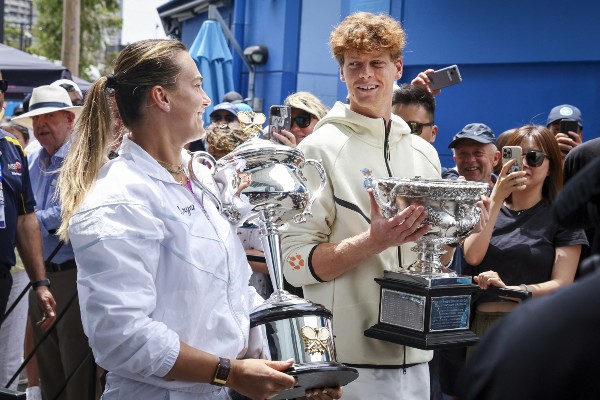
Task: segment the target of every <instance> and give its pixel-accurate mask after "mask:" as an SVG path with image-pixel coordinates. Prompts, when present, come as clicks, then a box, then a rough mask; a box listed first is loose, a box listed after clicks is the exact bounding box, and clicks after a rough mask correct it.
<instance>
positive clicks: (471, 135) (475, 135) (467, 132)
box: [448, 122, 496, 149]
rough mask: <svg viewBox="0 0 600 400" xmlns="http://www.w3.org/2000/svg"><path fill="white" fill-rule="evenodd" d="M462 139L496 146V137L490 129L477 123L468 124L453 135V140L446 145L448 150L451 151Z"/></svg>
mask: <svg viewBox="0 0 600 400" xmlns="http://www.w3.org/2000/svg"><path fill="white" fill-rule="evenodd" d="M464 139H469V140H474V141H476V142H479V143H483V144H488V143H493V144H496V136H494V132H493V131H492V129H491V128H490V127H489V126H487V125H486V124H482V123H478V122H476V123H473V124H468V125H466V126H465V127H464V128H462V130H461V131H460V132H458V133H457V134H456V135H454V138H453V139H452V141H451V142H450V144H449V145H448V148H449V149H452V148H454V147H456V145H457V144H458V142H460V141H461V140H464Z"/></svg>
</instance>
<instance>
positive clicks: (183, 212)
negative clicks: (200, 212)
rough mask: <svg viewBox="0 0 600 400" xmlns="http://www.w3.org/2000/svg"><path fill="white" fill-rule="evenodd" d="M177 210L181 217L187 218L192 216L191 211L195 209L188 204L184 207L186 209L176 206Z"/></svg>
mask: <svg viewBox="0 0 600 400" xmlns="http://www.w3.org/2000/svg"><path fill="white" fill-rule="evenodd" d="M177 209H178V210H179V212H180V213H181V215H187V216H188V217H189V216H190V215H192V211H194V210H195V209H196V207H194V205H193V204H190V205H189V206H186V207H179V206H177Z"/></svg>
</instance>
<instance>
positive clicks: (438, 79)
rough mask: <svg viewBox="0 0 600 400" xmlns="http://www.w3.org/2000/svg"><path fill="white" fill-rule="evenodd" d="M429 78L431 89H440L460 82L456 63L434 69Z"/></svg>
mask: <svg viewBox="0 0 600 400" xmlns="http://www.w3.org/2000/svg"><path fill="white" fill-rule="evenodd" d="M429 80H430V81H431V83H430V84H429V87H430V88H431V90H437V89H442V88H445V87H448V86H452V85H456V84H458V83H461V82H462V78H461V77H460V71H459V70H458V66H457V65H451V66H449V67H446V68H442V69H438V70H437V71H434V72H433V74H432V75H429Z"/></svg>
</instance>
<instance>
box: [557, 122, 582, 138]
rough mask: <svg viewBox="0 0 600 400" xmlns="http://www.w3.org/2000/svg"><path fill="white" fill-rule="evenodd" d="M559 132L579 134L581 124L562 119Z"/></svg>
mask: <svg viewBox="0 0 600 400" xmlns="http://www.w3.org/2000/svg"><path fill="white" fill-rule="evenodd" d="M559 132H562V133H564V134H565V135H568V134H569V132H575V133H579V124H578V123H577V121H575V120H574V119H561V120H560V129H559Z"/></svg>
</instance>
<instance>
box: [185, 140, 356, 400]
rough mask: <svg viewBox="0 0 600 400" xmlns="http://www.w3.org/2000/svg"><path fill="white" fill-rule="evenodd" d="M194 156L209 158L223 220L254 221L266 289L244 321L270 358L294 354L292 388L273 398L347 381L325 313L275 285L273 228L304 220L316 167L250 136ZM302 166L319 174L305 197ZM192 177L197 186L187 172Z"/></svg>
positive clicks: (276, 236)
mask: <svg viewBox="0 0 600 400" xmlns="http://www.w3.org/2000/svg"><path fill="white" fill-rule="evenodd" d="M199 159H209V161H210V163H211V164H213V177H214V180H215V182H216V183H217V185H218V186H219V187H221V188H222V191H221V192H222V195H221V199H216V201H218V202H219V204H220V205H219V208H220V210H221V212H222V213H223V214H224V215H226V216H227V217H228V219H229V220H230V221H231V222H242V221H241V219H243V220H244V221H245V222H246V223H249V224H253V225H257V226H258V227H259V232H260V236H261V242H262V244H263V250H264V253H265V259H266V262H267V267H268V269H269V276H270V278H271V282H272V284H273V289H274V292H273V294H272V295H271V297H269V299H267V300H266V301H265V302H264V303H263V304H261V305H260V306H259V307H257V308H256V309H254V310H253V312H252V313H251V314H250V326H251V327H252V328H254V327H259V328H260V329H262V330H263V332H264V333H265V334H266V338H267V341H268V343H269V349H268V352H269V353H270V358H271V359H272V360H287V359H290V358H293V359H294V360H295V364H294V365H293V366H292V367H291V368H290V369H289V370H287V371H285V372H286V373H287V374H290V375H293V376H295V377H296V379H297V384H296V386H294V388H292V389H289V390H285V391H282V392H280V393H279V394H278V395H277V396H275V397H273V399H288V398H295V397H303V396H304V395H305V391H306V390H307V389H312V388H322V387H337V386H343V385H346V384H348V383H350V382H351V381H353V380H355V379H356V378H357V377H358V372H357V371H356V369H354V368H350V367H347V366H345V365H343V364H340V363H338V362H337V361H336V353H335V345H334V336H333V330H332V322H331V320H332V313H331V311H329V310H328V309H326V308H325V307H323V306H321V305H320V304H315V303H312V302H310V301H308V300H305V299H303V298H300V297H297V296H295V295H292V294H290V293H288V292H287V291H285V290H284V289H283V268H282V264H283V261H282V253H281V236H280V233H279V227H281V226H282V225H283V224H285V223H287V222H291V221H294V222H296V223H301V222H304V221H305V218H306V216H310V215H311V214H310V206H311V204H312V202H313V200H314V199H315V198H316V197H317V196H318V194H319V193H320V192H321V191H322V190H323V188H324V186H325V182H326V175H325V170H324V169H323V167H322V165H321V164H320V163H319V162H317V161H315V160H307V159H305V157H304V154H303V153H302V152H301V151H300V150H298V149H297V148H291V147H287V146H283V145H279V144H275V143H272V142H269V141H266V140H262V139H259V138H258V137H251V138H250V139H249V140H247V141H246V142H244V143H242V144H241V145H239V146H238V147H236V148H235V149H234V150H233V151H232V152H231V153H229V154H227V155H226V156H224V157H223V158H221V159H220V160H218V161H215V160H214V159H212V157H211V156H210V155H208V154H207V153H203V152H196V153H194V154H193V157H192V160H191V161H190V162H191V163H192V162H195V161H197V160H199ZM307 165H311V166H313V167H314V168H316V169H317V171H318V172H319V175H320V177H321V182H320V187H319V189H318V190H316V191H315V192H314V193H313V195H312V197H311V196H310V194H309V191H308V189H307V187H306V186H305V184H304V181H305V180H306V179H305V178H304V176H303V175H302V169H303V168H304V167H306V166H307ZM190 167H191V165H190ZM190 171H192V168H190ZM192 179H193V180H194V182H196V183H197V184H199V185H200V186H204V185H203V184H202V182H200V181H199V180H198V179H197V178H196V177H195V176H193V177H192ZM244 180H245V181H246V182H247V183H248V185H247V186H246V187H244V188H243V189H242V190H241V195H242V197H243V196H246V198H247V199H248V202H249V203H250V212H249V214H248V215H246V216H244V217H241V212H240V211H239V210H237V209H236V206H235V204H234V202H233V200H232V199H233V196H234V194H235V193H237V192H238V191H239V190H240V188H241V187H240V184H241V182H242V181H244Z"/></svg>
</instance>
